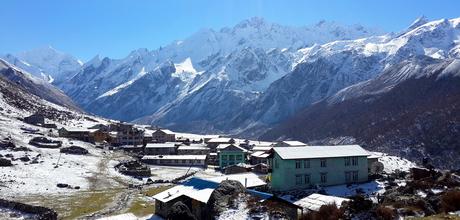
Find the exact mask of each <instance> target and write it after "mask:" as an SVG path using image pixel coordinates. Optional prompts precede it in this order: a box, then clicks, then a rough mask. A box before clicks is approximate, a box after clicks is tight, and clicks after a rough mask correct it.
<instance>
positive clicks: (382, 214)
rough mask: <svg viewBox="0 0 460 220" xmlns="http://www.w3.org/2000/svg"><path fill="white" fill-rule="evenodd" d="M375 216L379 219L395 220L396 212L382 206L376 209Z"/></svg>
mask: <svg viewBox="0 0 460 220" xmlns="http://www.w3.org/2000/svg"><path fill="white" fill-rule="evenodd" d="M375 215H376V216H377V219H382V220H392V219H394V218H395V212H394V211H393V209H391V208H388V207H386V206H382V205H381V206H379V207H377V209H375Z"/></svg>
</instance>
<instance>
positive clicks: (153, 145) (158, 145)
mask: <svg viewBox="0 0 460 220" xmlns="http://www.w3.org/2000/svg"><path fill="white" fill-rule="evenodd" d="M180 144H182V143H180V142H166V143H147V145H145V148H174V147H176V146H177V145H180Z"/></svg>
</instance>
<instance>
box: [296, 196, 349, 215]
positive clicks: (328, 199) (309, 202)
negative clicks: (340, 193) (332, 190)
mask: <svg viewBox="0 0 460 220" xmlns="http://www.w3.org/2000/svg"><path fill="white" fill-rule="evenodd" d="M343 201H349V199H346V198H341V197H336V196H326V195H321V194H317V193H314V194H311V195H309V196H307V197H305V198H303V199H300V200H298V201H296V202H294V204H296V205H298V206H302V208H303V209H304V210H312V211H318V210H319V208H320V207H321V206H323V205H329V204H334V203H335V204H336V205H337V207H338V208H340V205H341V204H342V202H343Z"/></svg>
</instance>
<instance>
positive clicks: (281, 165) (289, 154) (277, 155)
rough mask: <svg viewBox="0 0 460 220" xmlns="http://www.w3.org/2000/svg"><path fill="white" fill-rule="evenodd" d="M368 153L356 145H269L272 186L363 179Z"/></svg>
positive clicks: (276, 188)
mask: <svg viewBox="0 0 460 220" xmlns="http://www.w3.org/2000/svg"><path fill="white" fill-rule="evenodd" d="M368 155H369V153H368V152H367V151H366V150H364V149H363V148H361V147H360V146H358V145H344V146H306V147H280V148H273V150H272V154H271V158H270V159H271V160H272V162H271V163H270V164H271V181H272V182H271V186H272V189H273V190H274V191H287V190H294V189H306V188H312V187H314V186H316V185H320V186H330V185H339V184H347V183H359V182H365V181H367V180H368V162H367V156H368Z"/></svg>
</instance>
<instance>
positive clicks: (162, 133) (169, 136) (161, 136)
mask: <svg viewBox="0 0 460 220" xmlns="http://www.w3.org/2000/svg"><path fill="white" fill-rule="evenodd" d="M152 141H153V142H156V143H164V142H175V141H176V134H175V133H174V132H172V131H170V130H168V129H157V130H156V131H154V132H153V133H152Z"/></svg>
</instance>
